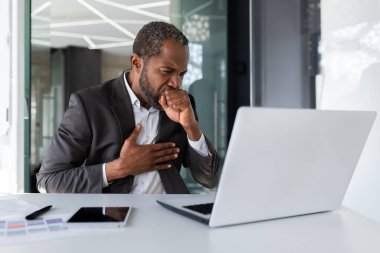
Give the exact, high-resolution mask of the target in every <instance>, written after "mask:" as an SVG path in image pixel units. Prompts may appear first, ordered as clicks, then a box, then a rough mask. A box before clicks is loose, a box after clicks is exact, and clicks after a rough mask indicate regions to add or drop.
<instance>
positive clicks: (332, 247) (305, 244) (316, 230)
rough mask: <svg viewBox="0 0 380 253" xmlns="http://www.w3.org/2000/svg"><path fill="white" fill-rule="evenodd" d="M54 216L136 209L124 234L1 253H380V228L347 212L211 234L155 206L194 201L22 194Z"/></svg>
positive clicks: (16, 247) (63, 240) (38, 244)
mask: <svg viewBox="0 0 380 253" xmlns="http://www.w3.org/2000/svg"><path fill="white" fill-rule="evenodd" d="M15 196H16V197H17V198H19V199H22V200H26V201H28V202H30V203H33V204H36V205H38V206H43V205H48V204H52V205H53V206H54V209H52V211H51V212H59V213H62V212H74V211H75V210H76V209H77V208H78V207H80V206H102V205H133V206H134V207H135V208H136V210H135V211H134V213H133V214H132V216H131V220H130V222H129V225H128V226H127V227H126V228H124V229H111V230H109V232H107V233H105V234H103V235H98V234H97V235H83V236H79V237H74V238H61V239H57V240H53V241H41V242H33V243H30V244H24V245H14V246H6V247H3V246H1V245H0V252H4V253H5V252H6V253H14V252H22V253H25V252H54V253H60V252H70V253H71V252H82V253H84V252H91V253H97V252H99V253H100V252H101V253H106V252H115V253H119V252H126V253H127V252H134V253H135V252H139V253H140V252H151V253H156V252H176V253H177V252H200V253H204V252H217V253H223V252H228V253H234V252H239V253H240V252H260V253H270V252H281V253H284V252H289V253H290V252H291V253H296V252H302V253H313V252H316V253H322V252H323V253H340V252H342V253H351V252H358V253H371V252H374V253H375V252H376V253H379V252H380V224H378V223H376V222H374V221H371V220H369V219H367V218H364V217H363V216H361V215H359V214H357V213H355V212H353V211H351V210H349V209H347V208H341V209H339V210H337V211H334V212H327V213H321V214H314V215H306V216H300V217H295V218H287V219H279V220H273V221H265V222H257V223H251V224H246V225H239V226H230V227H224V228H215V229H210V228H209V227H208V226H206V225H204V224H201V223H198V222H196V221H193V220H191V219H188V218H186V217H183V216H180V215H178V214H175V213H173V212H170V211H168V210H166V209H164V208H162V207H161V206H159V205H158V204H157V203H156V202H155V200H156V199H164V198H166V197H181V198H182V197H184V196H185V197H192V196H191V195H171V196H169V195H121V194H120V195H117V194H115V195H109V194H92V195H87V194H20V195H15Z"/></svg>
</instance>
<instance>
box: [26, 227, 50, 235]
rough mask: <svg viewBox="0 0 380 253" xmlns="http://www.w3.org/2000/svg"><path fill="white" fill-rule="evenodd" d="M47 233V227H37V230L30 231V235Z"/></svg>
mask: <svg viewBox="0 0 380 253" xmlns="http://www.w3.org/2000/svg"><path fill="white" fill-rule="evenodd" d="M46 231H47V228H45V227H43V228H38V227H35V228H31V229H28V232H29V234H36V233H41V232H46Z"/></svg>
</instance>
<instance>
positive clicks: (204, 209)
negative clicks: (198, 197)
mask: <svg viewBox="0 0 380 253" xmlns="http://www.w3.org/2000/svg"><path fill="white" fill-rule="evenodd" d="M213 206H214V203H206V204H199V205H190V206H184V208H187V209H190V210H193V211H195V212H198V213H203V214H211V211H212V207H213Z"/></svg>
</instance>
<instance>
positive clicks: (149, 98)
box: [139, 65, 162, 111]
mask: <svg viewBox="0 0 380 253" xmlns="http://www.w3.org/2000/svg"><path fill="white" fill-rule="evenodd" d="M139 82H140V88H141V91H142V93H143V94H144V99H145V102H147V103H148V104H150V105H151V106H152V107H153V108H155V109H157V110H160V111H162V106H161V105H160V103H159V100H160V96H161V94H159V93H158V92H155V91H154V89H153V87H152V84H151V83H150V81H149V79H148V75H147V70H146V67H145V65H144V66H143V69H142V71H141V75H140V80H139Z"/></svg>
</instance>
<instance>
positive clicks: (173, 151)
mask: <svg viewBox="0 0 380 253" xmlns="http://www.w3.org/2000/svg"><path fill="white" fill-rule="evenodd" d="M178 153H179V148H168V149H163V150H159V151H157V152H156V153H155V154H154V158H159V157H162V156H167V155H174V154H178Z"/></svg>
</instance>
